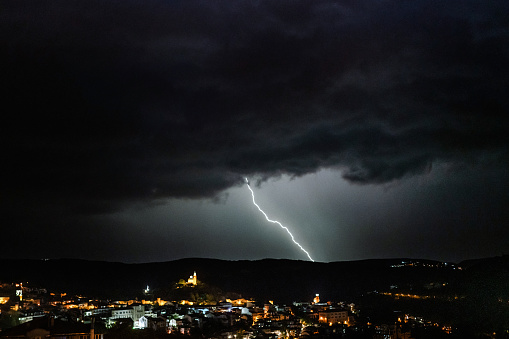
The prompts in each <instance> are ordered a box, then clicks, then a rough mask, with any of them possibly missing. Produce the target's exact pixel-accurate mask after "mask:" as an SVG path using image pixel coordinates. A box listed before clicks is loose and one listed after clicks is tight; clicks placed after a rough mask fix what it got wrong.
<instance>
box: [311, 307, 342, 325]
mask: <svg viewBox="0 0 509 339" xmlns="http://www.w3.org/2000/svg"><path fill="white" fill-rule="evenodd" d="M318 322H319V323H321V324H329V325H334V324H346V323H348V311H344V310H325V311H320V312H318Z"/></svg>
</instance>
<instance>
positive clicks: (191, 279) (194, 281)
mask: <svg viewBox="0 0 509 339" xmlns="http://www.w3.org/2000/svg"><path fill="white" fill-rule="evenodd" d="M187 284H188V285H192V286H196V284H198V279H197V278H196V271H194V274H193V275H192V276H190V277H189V279H187Z"/></svg>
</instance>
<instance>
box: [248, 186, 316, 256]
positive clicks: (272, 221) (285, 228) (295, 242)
mask: <svg viewBox="0 0 509 339" xmlns="http://www.w3.org/2000/svg"><path fill="white" fill-rule="evenodd" d="M244 179H245V180H246V184H247V188H249V190H250V191H251V196H252V197H253V204H254V205H255V206H256V208H258V210H259V211H260V212H261V213H262V214H263V215H264V216H265V219H267V221H268V222H271V223H273V224H278V225H279V226H280V227H281V228H283V229H284V230H285V231H286V232H288V234H289V235H290V237H291V238H292V241H293V243H294V244H295V245H297V246H299V248H300V249H301V250H302V252H304V253H306V255H307V256H308V258H309V260H311V261H313V262H314V260H313V258H311V256H310V255H309V253H308V251H306V250H305V249H304V247H302V246H301V245H300V244H299V243H298V242H297V241H296V240H295V238H294V237H293V234H292V233H291V232H290V230H289V229H288V228H287V227H286V226H283V225H282V224H281V223H280V222H279V221H277V220H270V219H269V217H268V216H267V214H265V212H264V211H262V209H261V208H260V206H258V204H257V203H256V201H255V196H254V192H253V190H252V189H251V185H249V180H247V178H244Z"/></svg>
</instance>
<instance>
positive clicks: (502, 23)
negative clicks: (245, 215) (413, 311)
mask: <svg viewBox="0 0 509 339" xmlns="http://www.w3.org/2000/svg"><path fill="white" fill-rule="evenodd" d="M0 15H1V20H0V25H1V30H0V31H1V32H2V33H1V40H2V41H3V42H4V43H2V47H1V55H2V56H1V64H2V68H3V71H2V81H3V83H4V86H5V89H4V90H3V95H4V100H3V111H4V114H3V120H4V121H3V123H2V125H3V127H2V130H3V132H2V150H3V158H4V161H3V163H4V165H3V170H2V171H3V183H2V200H4V207H5V206H7V205H5V204H7V203H8V204H12V205H16V204H17V202H19V203H22V204H31V205H32V206H33V207H34V208H36V206H42V205H45V204H46V203H48V204H52V205H54V204H57V206H58V208H56V209H58V210H60V211H61V212H60V213H65V212H66V211H67V212H69V213H76V212H79V213H85V214H89V213H98V212H105V211H111V210H115V209H117V208H118V207H119V204H121V203H122V202H124V201H126V200H145V201H150V200H152V199H155V198H159V197H169V196H171V197H210V196H215V195H216V194H218V193H219V192H221V191H222V190H224V189H226V188H228V187H231V186H233V185H236V184H240V183H242V180H243V179H242V177H243V176H253V175H256V176H259V177H263V178H266V177H270V176H277V175H280V174H290V175H296V176H300V175H304V174H306V173H311V172H314V171H317V170H318V169H320V168H323V167H330V168H338V169H340V170H341V171H342V172H343V175H344V177H345V178H346V179H348V180H350V181H352V182H357V183H387V182H391V181H393V180H396V179H399V178H403V177H405V176H412V175H415V174H420V173H425V172H427V171H430V170H432V164H433V163H434V162H441V161H446V162H451V163H459V164H465V163H467V164H482V165H484V166H500V167H504V166H507V165H508V163H507V160H508V156H507V144H506V141H505V136H506V135H507V133H508V132H509V124H508V122H509V121H508V119H509V118H508V117H507V112H508V107H509V103H508V100H509V99H508V98H509V97H508V96H507V79H509V67H507V65H508V56H509V55H508V53H509V50H508V47H507V46H509V24H508V23H509V20H508V19H509V18H508V17H509V5H508V4H507V3H505V2H501V1H499V2H495V1H487V2H486V1H483V2H481V1H447V2H435V1H413V2H405V3H401V2H393V1H291V2H290V1H235V2H230V1H214V2H209V1H187V0H186V1H143V2H135V1H121V2H115V1H86V2H82V1H4V2H3V3H2V13H1V14H0ZM41 208H42V207H41ZM44 208H46V207H44Z"/></svg>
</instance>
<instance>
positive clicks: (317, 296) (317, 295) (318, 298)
mask: <svg viewBox="0 0 509 339" xmlns="http://www.w3.org/2000/svg"><path fill="white" fill-rule="evenodd" d="M313 302H314V303H315V304H318V303H319V302H320V294H318V293H317V294H316V296H315V297H314V298H313Z"/></svg>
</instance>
